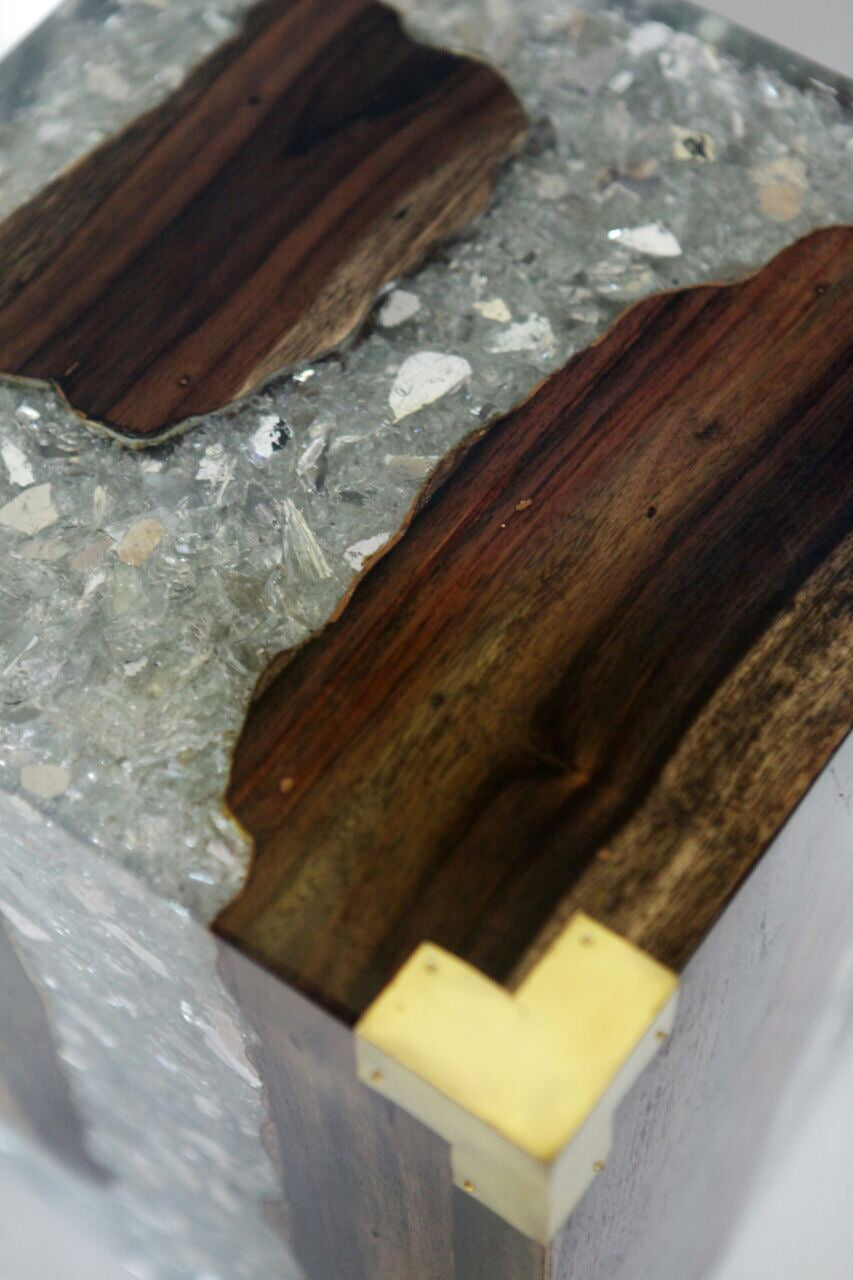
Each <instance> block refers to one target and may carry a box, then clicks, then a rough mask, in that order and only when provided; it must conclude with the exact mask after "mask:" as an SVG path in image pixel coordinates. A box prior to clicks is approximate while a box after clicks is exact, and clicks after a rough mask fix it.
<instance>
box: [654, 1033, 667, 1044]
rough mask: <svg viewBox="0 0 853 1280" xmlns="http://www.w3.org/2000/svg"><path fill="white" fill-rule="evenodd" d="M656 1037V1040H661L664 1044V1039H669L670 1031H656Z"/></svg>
mask: <svg viewBox="0 0 853 1280" xmlns="http://www.w3.org/2000/svg"><path fill="white" fill-rule="evenodd" d="M655 1039H656V1040H660V1042H661V1044H663V1042H664V1040H668V1039H669V1032H668V1031H656V1032H655Z"/></svg>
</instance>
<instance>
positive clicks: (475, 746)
mask: <svg viewBox="0 0 853 1280" xmlns="http://www.w3.org/2000/svg"><path fill="white" fill-rule="evenodd" d="M851 283H853V229H849V228H835V229H829V230H825V231H822V232H817V233H815V234H814V235H812V236H809V237H807V238H806V239H804V240H802V241H800V242H799V243H798V244H796V245H794V246H792V247H791V248H790V249H788V250H786V251H785V252H784V253H782V254H781V255H780V256H779V257H778V258H777V259H776V260H775V261H774V262H773V263H772V264H770V265H769V266H768V267H767V268H765V269H764V270H763V271H762V272H760V273H759V274H758V275H757V276H755V277H754V278H752V279H751V280H749V281H747V282H744V283H742V284H739V285H735V286H707V287H702V288H697V289H693V290H687V291H683V292H680V293H676V294H670V295H664V296H661V297H658V298H653V299H649V300H647V301H645V302H642V303H640V304H639V305H638V306H636V307H635V308H633V309H632V310H631V311H630V312H628V313H627V314H626V315H625V316H624V317H623V318H622V319H621V320H620V321H619V323H618V324H617V325H616V327H615V328H614V329H613V330H611V332H610V333H609V334H608V335H606V336H605V338H604V339H602V340H601V341H600V342H599V343H598V344H597V345H596V346H595V347H593V348H591V349H589V350H588V351H585V352H583V353H582V354H581V355H579V356H577V357H576V358H575V359H573V360H572V361H571V362H570V363H569V364H568V365H567V366H566V367H565V368H564V369H563V370H561V371H560V372H558V373H557V374H555V375H554V376H553V377H551V378H550V379H549V380H548V381H547V382H546V383H545V384H544V385H543V386H542V387H541V389H540V390H539V391H538V392H537V393H536V394H535V395H534V396H533V397H532V398H531V399H530V400H529V401H528V402H527V403H526V404H525V405H523V406H522V407H520V408H518V409H516V410H515V411H513V412H512V413H510V414H509V415H507V416H506V417H505V418H504V419H502V420H501V421H500V422H498V423H497V424H495V425H493V426H492V427H491V428H490V429H487V430H485V431H483V432H480V433H479V434H478V435H477V436H475V437H473V439H472V440H470V441H468V442H467V444H466V445H465V446H463V448H462V449H460V450H459V451H458V452H457V454H456V455H455V457H454V458H453V459H452V460H451V462H449V463H448V464H447V466H446V467H445V469H444V471H443V473H442V476H441V477H440V480H439V481H436V482H434V483H433V484H432V485H431V486H430V487H429V488H428V490H427V492H426V493H425V494H424V495H423V498H422V500H421V502H420V504H419V508H418V510H417V511H416V513H415V514H414V516H413V519H412V520H411V524H410V526H409V528H408V530H407V531H406V532H405V534H404V536H402V537H401V538H400V539H399V541H398V542H397V543H396V545H394V547H393V548H392V549H391V550H389V551H388V552H387V553H386V554H384V556H383V557H382V558H381V559H379V560H378V561H376V562H374V564H373V565H372V566H370V567H369V568H368V570H367V571H366V573H365V574H364V576H363V577H362V579H361V581H360V582H359V584H358V586H357V588H356V590H355V592H354V593H353V595H352V596H351V598H350V600H349V601H348V603H346V604H345V607H344V608H343V609H342V611H341V612H340V614H339V616H338V618H337V620H336V621H335V622H334V624H333V625H331V626H329V627H328V628H327V629H326V630H325V631H324V632H322V633H321V634H320V635H319V636H317V637H316V638H315V639H313V640H312V641H311V642H309V643H308V644H307V645H305V646H304V647H303V648H301V649H300V650H298V651H296V652H294V653H291V654H288V655H285V657H284V658H283V659H282V660H280V661H279V663H278V664H277V666H276V667H275V669H274V671H273V672H272V673H271V675H270V677H269V679H268V680H267V681H266V682H264V683H263V685H262V687H261V689H260V691H259V697H258V699H257V701H256V702H255V704H254V705H253V707H252V709H251V711H250V714H249V717H248V721H247V724H246V727H245V730H244V732H243V735H242V738H241V740H240V743H239V746H238V749H237V752H236V755H235V759H234V766H233V774H232V781H231V787H230V791H229V803H230V805H231V807H232V808H233V810H234V812H235V813H236V815H237V816H238V817H239V819H240V821H241V822H242V823H243V824H244V826H245V827H246V828H247V830H248V831H249V832H250V833H251V834H252V836H253V837H254V839H255V844H256V853H255V859H254V863H253V867H252V871H251V874H250V877H249V880H248V882H247V885H246V887H245V890H244V892H243V893H242V894H241V895H240V896H239V897H238V898H237V899H236V900H235V901H234V902H233V903H232V904H231V905H230V906H229V907H228V908H226V910H225V911H224V912H223V913H222V915H221V916H220V918H219V921H218V923H217V927H218V928H219V929H220V930H221V931H222V932H223V933H224V934H226V935H227V936H228V937H230V938H231V939H233V940H234V941H235V942H237V943H238V945H240V946H242V947H244V948H245V949H247V950H248V951H250V952H251V953H252V954H253V955H255V956H256V957H258V958H260V959H261V960H262V961H263V962H264V963H266V964H267V965H269V966H271V967H272V968H274V969H275V970H277V971H278V972H279V973H281V974H283V975H285V976H286V977H287V978H288V979H289V980H291V981H293V982H295V983H297V984H299V985H300V986H301V987H302V988H303V989H304V990H306V991H309V992H311V993H312V994H314V995H315V996H316V998H318V999H320V1000H322V1001H323V1002H324V1003H325V1004H327V1005H328V1006H329V1007H330V1008H333V1009H335V1010H337V1011H338V1012H339V1013H340V1014H341V1015H342V1016H344V1017H346V1018H355V1017H357V1016H358V1015H359V1014H360V1013H361V1011H362V1010H363V1009H364V1008H365V1007H366V1005H367V1003H369V1001H370V1000H371V999H372V998H373V996H374V995H375V994H376V992H377V991H378V990H379V989H380V988H381V987H382V986H383V985H384V984H385V983H386V982H387V981H388V979H389V978H390V976H391V975H392V974H393V973H394V972H395V971H396V969H397V968H398V967H399V965H400V964H401V963H402V962H403V961H404V960H405V959H406V958H407V956H408V955H409V954H410V952H411V950H412V949H413V947H414V946H415V945H416V944H417V943H418V942H420V941H421V940H423V939H425V938H428V939H430V940H432V941H434V942H437V943H439V944H440V945H442V946H445V947H447V948H448V949H449V950H451V951H453V952H454V953H456V954H458V955H461V956H463V957H464V958H466V959H469V960H471V961H472V962H473V963H475V964H477V965H479V966H480V967H481V968H483V969H484V970H485V971H486V972H487V973H489V974H490V975H491V976H493V977H495V978H497V979H499V980H510V979H511V978H512V976H513V973H514V972H515V973H516V974H517V972H519V971H521V970H523V967H524V964H525V959H526V956H527V953H528V951H529V949H530V948H533V953H534V954H535V950H536V947H537V945H538V944H539V943H540V942H541V938H542V936H544V935H542V931H543V930H545V931H546V934H547V928H548V923H549V918H550V917H551V916H552V914H553V913H554V912H555V911H560V910H561V904H563V905H565V903H569V904H571V903H572V902H575V903H577V902H578V901H579V902H581V904H582V905H583V906H584V907H585V908H586V909H587V910H589V911H590V912H591V914H593V915H596V914H598V916H599V918H603V922H604V923H610V922H614V921H616V922H617V923H618V926H619V927H620V928H621V930H622V931H623V932H627V933H628V935H629V936H632V937H634V938H636V939H637V940H639V941H642V942H643V943H644V944H645V945H648V946H650V949H652V950H653V951H654V952H655V953H656V954H657V955H658V956H659V958H661V959H664V960H666V961H667V962H670V963H676V964H681V963H683V962H684V960H685V959H686V958H687V957H688V956H689V955H690V954H692V952H693V950H694V949H695V947H696V946H697V945H698V943H699V941H701V938H702V936H704V934H705V932H706V931H707V929H708V928H709V927H710V924H711V923H712V922H713V920H714V919H715V918H716V916H717V915H718V914H719V912H720V911H721V910H722V907H723V905H724V904H725V902H726V901H727V899H728V897H729V896H730V895H731V893H732V892H733V891H734V889H735V888H736V886H737V884H738V883H739V881H740V879H741V878H742V877H743V875H744V874H745V873H746V872H747V870H748V869H749V867H750V866H751V865H753V863H754V862H755V860H756V859H757V857H758V856H759V855H760V853H761V852H762V850H763V848H764V847H765V846H766V844H767V842H768V840H769V839H770V837H771V836H772V834H773V832H774V830H775V828H776V827H777V826H778V824H779V823H780V822H781V821H782V820H783V818H784V817H785V816H786V814H787V813H789V812H790V810H791V809H792V807H793V806H794V804H795V803H796V801H797V800H798V799H799V797H800V795H801V794H802V792H803V790H804V788H805V787H806V785H807V784H808V782H809V781H811V779H812V778H813V777H814V776H815V774H816V773H817V772H818V770H819V769H820V768H821V766H822V765H823V764H824V762H825V761H826V759H827V757H828V755H829V753H830V752H831V750H832V749H833V748H834V746H835V745H837V743H838V742H839V741H840V739H841V737H842V736H843V734H844V732H845V731H846V730H847V729H848V728H849V727H850V723H851V719H853V672H851V663H850V660H849V658H850V636H851V610H850V573H851V566H850V554H849V546H850V544H849V543H848V544H846V545H845V546H842V543H843V540H844V538H845V536H846V534H847V533H848V532H849V531H850V529H851V523H853V485H851V479H853V468H852V467H851V461H853V459H852V458H851V450H853V443H852V442H851V441H852V438H851V432H850V413H851V406H853V361H851V349H852V348H853V289H851ZM786 617H787V618H788V624H787V630H786V624H785V621H784V620H785V618H786ZM774 625H775V626H776V627H778V628H781V630H775V631H774ZM750 663H752V666H750ZM756 673H760V677H761V692H760V694H756V692H755V687H754V686H753V684H752V683H751V681H754V680H755V679H756V678H757V677H756ZM816 690H817V691H818V693H819V697H818V699H817V702H816V703H815V705H813V697H814V695H815V691H816ZM715 695H716V696H717V697H718V703H717V704H716V707H715V708H712V702H713V699H714V698H715ZM703 711H705V712H706V714H707V716H709V717H710V720H709V721H708V725H709V727H707V728H703V727H702V725H700V722H699V717H701V715H702V713H703ZM715 715H716V716H717V720H716V721H715V720H714V716H715ZM765 725H766V726H768V732H767V733H766V734H764V736H762V734H763V727H764V726H765ZM691 726H699V727H698V728H696V729H695V732H694V735H693V737H690V736H689V735H690V731H691ZM770 726H772V727H773V731H772V732H771V731H770V728H769V727H770ZM724 730H725V732H724ZM777 731H778V732H777ZM748 747H751V754H750V752H749V751H748V750H747V748H748ZM680 749H682V750H683V753H684V754H682V757H681V760H682V761H683V769H684V772H683V776H682V783H683V787H684V790H683V794H682V793H680V792H679V787H678V783H677V781H676V782H673V781H672V777H671V772H670V774H666V775H665V771H666V769H667V766H668V764H670V765H671V767H672V768H675V769H676V770H678V769H680V768H681V767H682V765H681V763H679V751H680ZM703 761H704V763H705V766H706V768H705V772H704V774H703V773H702V769H701V768H700V766H701V764H702V762H703ZM655 788H659V795H660V796H661V797H665V795H666V794H668V793H669V792H671V793H672V794H673V795H674V796H676V798H677V801H678V804H677V810H676V808H675V807H673V806H674V804H675V802H673V805H671V806H670V809H669V810H668V811H667V812H666V813H664V809H666V804H667V801H666V800H665V798H662V799H660V801H659V802H658V803H659V804H660V805H661V806H663V808H661V809H660V810H659V811H658V810H656V811H655V812H656V813H657V814H658V817H657V819H655V818H654V816H649V814H648V813H644V810H643V805H644V803H645V802H646V801H647V800H648V802H649V803H650V804H653V805H654V803H655V801H654V800H653V799H650V797H653V794H654V792H655ZM661 788H662V790H661ZM661 815H663V816H661ZM675 822H677V824H678V830H677V831H672V832H670V831H669V827H668V824H670V823H675ZM632 824H633V825H632ZM661 825H663V826H664V827H665V828H666V829H667V832H668V834H667V837H666V839H663V840H662V838H661V832H660V827H661ZM717 829H718V833H717V838H716V839H713V840H709V839H707V838H706V837H707V833H708V832H709V831H713V830H717ZM620 832H621V833H623V834H622V836H621V837H620V839H621V841H622V842H621V843H618V842H617V836H618V835H619V833H620ZM608 849H609V850H613V849H616V850H617V857H616V860H615V865H614V870H613V875H612V878H611V877H610V875H608V876H606V877H603V876H602V872H601V871H600V870H597V871H596V870H593V871H590V868H593V869H595V868H596V867H598V868H600V867H605V868H609V864H608V863H606V862H604V861H603V858H606V856H607V850H608ZM721 849H723V850H725V851H726V856H725V857H724V858H722V857H721V853H720V851H721ZM585 876H593V879H592V880H584V877H585ZM601 884H604V885H605V887H604V888H602V887H600V886H601ZM593 886H596V887H595V889H594V891H593ZM587 890H588V892H587ZM682 895H683V898H682ZM682 900H683V903H684V907H683V909H682V908H680V907H679V903H680V901H682ZM537 940H538V941H537Z"/></svg>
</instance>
